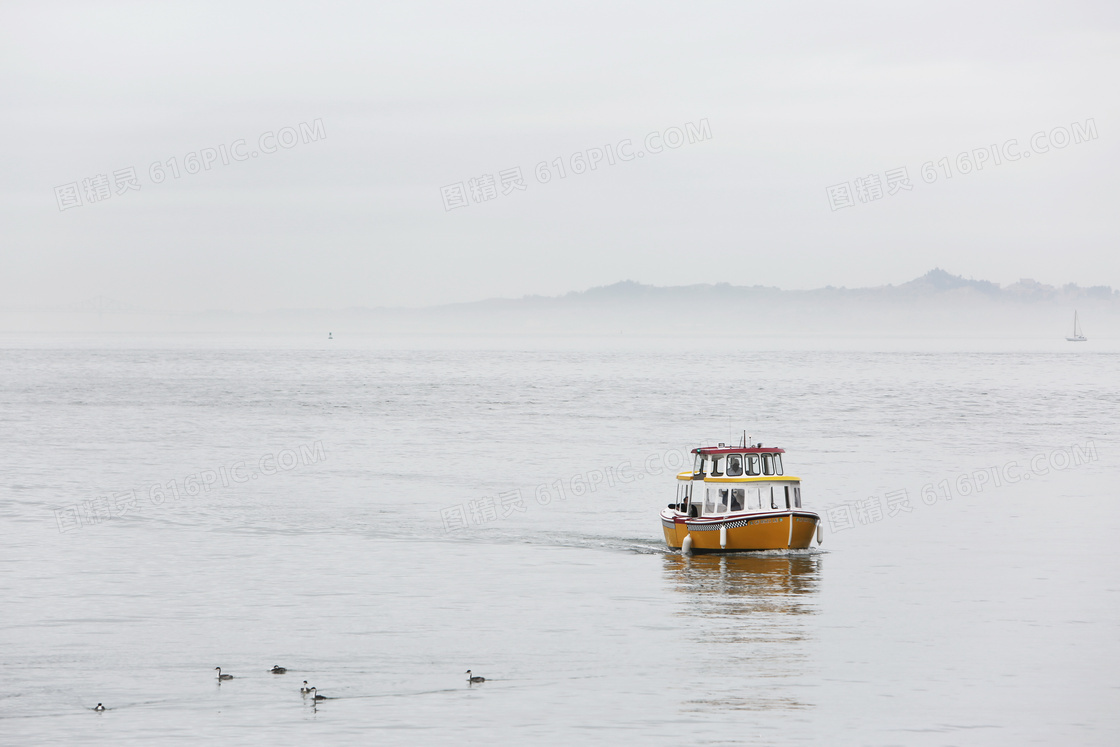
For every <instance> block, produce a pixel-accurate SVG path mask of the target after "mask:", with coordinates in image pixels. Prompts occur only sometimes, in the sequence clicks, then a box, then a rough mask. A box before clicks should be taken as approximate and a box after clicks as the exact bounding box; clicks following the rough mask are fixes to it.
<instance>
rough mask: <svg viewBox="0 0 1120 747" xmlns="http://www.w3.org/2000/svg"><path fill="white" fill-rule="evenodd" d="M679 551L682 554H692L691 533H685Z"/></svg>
mask: <svg viewBox="0 0 1120 747" xmlns="http://www.w3.org/2000/svg"><path fill="white" fill-rule="evenodd" d="M681 553H682V554H684V555H691V554H692V535H691V534H686V535H685V537H684V542H682V543H681Z"/></svg>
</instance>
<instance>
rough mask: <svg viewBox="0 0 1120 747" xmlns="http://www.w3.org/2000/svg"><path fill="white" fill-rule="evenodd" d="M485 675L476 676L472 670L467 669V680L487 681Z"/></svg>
mask: <svg viewBox="0 0 1120 747" xmlns="http://www.w3.org/2000/svg"><path fill="white" fill-rule="evenodd" d="M485 681H486V678H485V677H475V676H473V675H472V674H471V670H469V669H468V670H467V682H485Z"/></svg>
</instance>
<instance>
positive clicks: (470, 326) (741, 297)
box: [0, 269, 1120, 339]
mask: <svg viewBox="0 0 1120 747" xmlns="http://www.w3.org/2000/svg"><path fill="white" fill-rule="evenodd" d="M87 306H88V307H89V308H86V307H87ZM1074 309H1077V310H1078V311H1079V312H1080V313H1081V321H1082V325H1083V327H1084V329H1085V333H1086V335H1087V336H1089V337H1090V339H1093V338H1094V337H1098V338H1099V337H1101V336H1104V337H1117V338H1120V291H1114V290H1113V289H1112V288H1110V287H1107V286H1094V287H1090V288H1084V287H1081V286H1078V285H1073V284H1070V285H1064V286H1060V287H1058V286H1052V285H1044V284H1042V283H1039V282H1036V281H1034V280H1030V279H1023V280H1020V281H1019V282H1017V283H1013V284H1011V285H1008V286H1007V287H1000V286H999V284H997V283H993V282H989V281H987V280H972V279H968V278H964V277H961V276H959V275H952V274H950V273H948V272H946V271H945V270H942V269H933V270H930V271H929V272H927V273H926V274H925V275H922V276H921V277H919V278H915V279H914V280H911V281H909V282H906V283H902V284H901V285H884V286H877V287H872V288H836V287H832V286H828V287H825V288H818V289H814V290H782V289H780V288H775V287H771V286H762V285H753V286H736V285H730V284H729V283H716V284H696V285H685V286H672V287H660V286H653V285H643V284H641V283H636V282H634V281H630V280H627V281H623V282H619V283H614V284H612V285H606V286H601V287H596V288H590V289H588V290H585V291H577V292H571V293H567V294H564V295H562V296H525V297H523V298H497V299H489V300H485V301H476V302H471V303H458V304H449V305H444V306H430V307H426V308H419V309H402V308H385V307H381V308H351V309H344V310H323V309H281V310H275V311H270V312H265V313H257V314H253V313H233V312H224V311H210V312H205V313H194V314H167V313H160V314H157V313H145V312H142V311H138V310H136V309H134V308H132V307H129V306H127V305H125V304H124V303H121V302H114V303H112V304H110V303H96V304H86V305H83V306H81V307H80V308H78V307H73V308H67V309H56V310H54V311H51V312H45V311H44V312H39V313H36V314H28V313H26V312H24V313H19V312H8V313H7V314H0V329H4V330H8V331H24V330H27V331H34V330H38V329H60V328H61V329H72V330H85V329H97V330H104V331H109V330H113V331H117V330H119V331H132V330H137V331H140V330H151V331H155V330H160V331H183V332H196V331H198V332H202V331H206V332H210V331H213V332H248V333H256V332H260V333H274V332H275V333H313V334H325V332H324V330H332V331H336V332H339V331H350V332H353V333H357V334H375V335H529V336H535V335H545V336H548V335H618V334H633V335H645V336H664V337H689V338H701V337H790V336H793V337H799V336H836V337H906V336H915V337H923V336H925V337H960V336H964V337H1008V336H1010V337H1030V338H1051V339H1053V338H1059V339H1060V337H1061V336H1062V335H1064V334H1068V333H1069V329H1070V328H1071V326H1072V317H1073V311H1074ZM60 325H61V326H60Z"/></svg>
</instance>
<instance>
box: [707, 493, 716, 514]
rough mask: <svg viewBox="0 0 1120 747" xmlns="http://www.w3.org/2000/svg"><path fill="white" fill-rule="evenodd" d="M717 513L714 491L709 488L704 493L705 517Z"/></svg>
mask: <svg viewBox="0 0 1120 747" xmlns="http://www.w3.org/2000/svg"><path fill="white" fill-rule="evenodd" d="M715 512H716V504H715V501H713V500H712V489H711V488H708V489H707V490H705V491H704V516H709V515H711V514H714V513H715Z"/></svg>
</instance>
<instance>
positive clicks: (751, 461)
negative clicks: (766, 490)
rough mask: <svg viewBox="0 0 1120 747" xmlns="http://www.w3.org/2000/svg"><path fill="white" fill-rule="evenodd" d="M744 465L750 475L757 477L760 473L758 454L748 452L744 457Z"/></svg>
mask: <svg viewBox="0 0 1120 747" xmlns="http://www.w3.org/2000/svg"><path fill="white" fill-rule="evenodd" d="M743 467H744V468H746V472H747V476H748V477H757V476H758V475H759V474H761V473H760V472H759V468H758V454H747V455H746V456H744V457H743Z"/></svg>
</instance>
